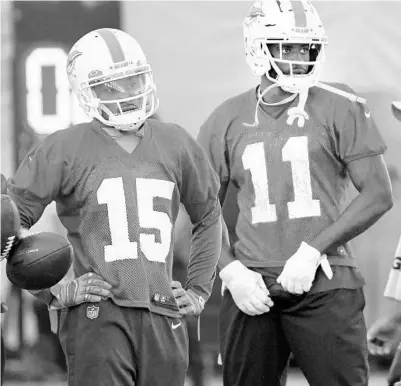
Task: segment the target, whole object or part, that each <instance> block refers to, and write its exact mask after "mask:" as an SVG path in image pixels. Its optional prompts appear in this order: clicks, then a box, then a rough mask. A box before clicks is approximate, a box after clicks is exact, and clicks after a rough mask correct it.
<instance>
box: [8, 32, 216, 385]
mask: <svg viewBox="0 0 401 386" xmlns="http://www.w3.org/2000/svg"><path fill="white" fill-rule="evenodd" d="M67 75H68V79H69V81H70V85H71V88H72V89H73V91H74V92H75V94H76V96H77V97H78V99H79V102H80V104H81V106H82V107H83V108H84V109H85V111H86V112H87V113H88V114H89V116H91V117H92V118H93V121H92V122H90V123H83V124H79V125H76V126H72V127H70V128H68V129H65V130H60V131H57V132H55V133H54V134H51V135H49V136H48V137H46V138H45V139H44V141H43V142H41V143H40V144H39V145H38V146H37V147H36V148H35V149H33V150H32V151H31V152H30V153H29V154H28V155H27V156H26V158H25V159H24V160H23V162H22V164H21V165H20V167H19V169H18V171H17V173H16V175H15V176H14V178H12V179H11V181H10V184H9V190H10V195H11V196H12V198H13V199H14V200H15V202H16V204H17V206H18V209H19V211H20V216H21V221H22V226H23V227H25V228H28V229H29V228H30V227H31V226H32V225H33V224H35V223H36V222H37V221H38V220H39V218H40V217H41V215H42V213H43V211H44V209H45V207H46V206H47V205H48V204H50V203H51V202H52V201H55V202H56V204H57V213H58V216H59V218H60V220H61V222H62V224H63V225H64V226H65V228H66V229H67V231H68V238H69V240H70V242H71V244H72V246H73V249H74V254H75V258H74V263H73V267H74V274H75V277H77V278H82V277H83V275H87V274H89V273H93V274H94V275H96V277H97V276H100V277H101V278H103V279H104V280H105V281H106V282H107V283H108V284H109V285H111V287H112V288H111V290H110V297H109V298H108V299H105V300H104V301H100V302H99V303H94V304H91V305H89V306H88V305H87V304H85V303H83V304H81V305H78V306H77V307H71V308H66V309H65V311H66V312H62V313H61V314H62V320H61V324H60V339H61V343H62V346H63V349H64V352H65V354H66V358H67V362H68V371H69V386H73V385H76V386H78V385H79V386H81V385H98V386H101V385H117V384H118V385H120V386H124V385H127V386H128V385H130V386H131V385H132V384H135V385H138V386H140V385H142V386H148V385H154V386H157V385H167V384H169V385H177V386H178V385H183V384H184V381H185V372H186V368H187V365H188V342H187V334H186V331H185V321H184V320H183V319H182V318H181V314H182V313H183V312H182V311H181V310H180V307H179V306H180V305H181V306H183V307H185V309H186V310H187V311H189V312H192V313H195V314H199V313H200V312H201V311H202V309H203V307H204V304H205V302H206V301H207V299H208V297H209V295H210V293H211V290H212V285H213V281H214V278H215V269H216V265H217V260H218V257H219V255H220V249H221V220H220V215H221V209H220V204H219V200H218V190H219V184H218V178H217V175H216V173H215V171H214V170H213V168H212V166H211V164H210V161H209V160H208V157H207V155H206V154H205V152H204V150H203V149H202V147H201V146H200V145H199V144H198V143H197V142H196V141H195V140H194V139H193V138H192V137H191V136H190V135H189V134H188V133H187V132H186V131H185V130H184V129H182V128H181V127H179V126H177V125H175V124H169V123H163V122H161V121H160V120H155V119H151V116H152V115H153V114H154V113H155V111H156V109H157V105H158V100H157V97H156V94H155V85H154V82H153V75H152V70H151V67H150V65H149V64H148V62H147V60H146V57H145V55H144V53H143V51H142V49H141V47H140V46H139V44H138V43H137V42H136V40H135V39H133V38H132V37H131V36H129V35H128V34H126V33H124V32H122V31H119V30H114V29H108V28H105V29H100V30H95V31H92V32H90V33H88V34H87V35H85V36H83V37H82V38H81V39H80V40H78V42H77V43H76V44H75V45H74V46H73V47H72V49H71V51H70V54H69V56H68V63H67ZM180 202H181V203H183V205H184V206H185V208H186V210H187V212H188V214H189V216H190V218H191V222H192V224H193V237H192V247H191V256H190V262H189V265H188V280H187V282H186V285H185V289H182V288H180V289H179V293H180V296H179V300H180V301H179V302H178V301H176V298H175V296H174V294H173V288H172V287H171V281H172V251H173V243H174V240H173V237H172V235H173V231H174V224H175V220H176V218H177V214H178V209H179V204H180ZM84 277H85V280H86V278H87V279H88V281H87V283H88V285H86V286H84V287H83V288H85V290H84V291H83V292H85V291H86V290H87V291H88V292H89V291H90V290H91V286H92V285H94V284H96V283H94V282H93V280H94V279H93V277H92V279H91V276H84ZM90 280H92V282H90ZM81 282H82V280H81ZM81 282H79V283H81ZM79 283H78V284H77V285H76V286H71V285H69V286H68V287H62V288H64V290H62V291H59V292H57V290H56V291H55V292H54V291H53V289H52V290H51V291H50V296H49V297H48V298H47V302H48V304H50V305H51V304H54V303H57V304H59V305H61V306H66V305H67V306H68V305H76V303H74V301H71V299H69V298H68V294H69V293H71V291H70V290H71V288H73V289H77V290H78V289H79V288H80V285H79ZM81 287H82V286H81ZM174 290H177V289H176V288H175V289H174ZM65 293H67V296H66V295H65ZM48 294H49V292H48ZM54 294H55V297H54V296H51V295H54ZM37 295H38V296H40V294H37ZM75 295H76V293H75V292H73V293H72V294H71V296H75ZM42 298H46V297H45V296H42ZM84 300H87V299H86V298H85V297H84Z"/></svg>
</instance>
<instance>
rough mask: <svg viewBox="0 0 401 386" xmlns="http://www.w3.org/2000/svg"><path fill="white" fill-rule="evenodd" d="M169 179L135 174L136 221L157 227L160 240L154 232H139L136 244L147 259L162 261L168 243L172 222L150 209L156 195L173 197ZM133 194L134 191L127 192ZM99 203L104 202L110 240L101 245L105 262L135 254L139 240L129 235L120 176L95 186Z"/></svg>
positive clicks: (130, 256) (143, 226)
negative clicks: (143, 176) (97, 186)
mask: <svg viewBox="0 0 401 386" xmlns="http://www.w3.org/2000/svg"><path fill="white" fill-rule="evenodd" d="M174 185H175V184H174V183H173V182H171V181H165V180H158V179H148V178H136V196H137V203H138V204H137V206H138V208H137V214H138V224H139V227H141V228H149V229H157V230H159V231H160V243H158V242H156V237H155V235H153V234H151V235H150V234H144V233H141V234H140V235H139V247H140V249H141V251H142V252H143V254H144V255H145V257H146V259H148V260H149V261H154V262H160V263H164V262H165V261H166V258H167V256H168V253H169V251H170V247H171V234H172V228H173V225H172V223H171V220H170V217H169V216H168V214H167V213H164V212H158V211H155V210H154V209H153V200H154V198H155V197H161V198H165V199H168V200H171V199H172V196H173V191H174ZM130 194H134V192H132V193H130ZM97 200H98V204H106V205H107V213H108V220H109V227H110V235H111V244H110V245H106V246H105V247H104V257H105V260H106V262H112V261H116V260H122V259H137V258H138V242H137V241H130V239H129V232H128V229H129V224H128V217H127V205H126V198H125V193H124V186H123V179H122V177H116V178H106V179H104V180H103V181H102V183H101V184H100V186H99V189H98V190H97Z"/></svg>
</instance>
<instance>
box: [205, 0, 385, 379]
mask: <svg viewBox="0 0 401 386" xmlns="http://www.w3.org/2000/svg"><path fill="white" fill-rule="evenodd" d="M243 30H244V43H245V54H246V60H247V62H248V64H249V65H250V67H251V69H252V70H253V71H254V73H255V74H256V75H258V76H259V77H260V79H261V81H260V84H259V85H258V86H257V87H256V88H252V89H250V90H249V91H246V92H244V93H242V94H240V95H237V96H235V97H232V98H230V99H228V100H226V101H225V102H223V103H222V104H221V105H220V106H218V107H217V108H216V109H215V110H214V111H213V113H212V114H211V115H210V117H209V118H208V119H207V120H206V122H205V123H204V124H203V126H202V127H201V129H200V132H199V136H198V140H199V142H200V143H201V144H202V146H203V147H204V148H205V150H206V152H207V153H208V155H209V158H210V160H211V162H212V165H213V167H214V169H215V170H216V172H217V173H218V174H219V177H220V183H221V188H220V201H221V203H222V205H223V203H224V199H225V196H226V192H227V188H228V186H229V184H230V183H231V184H232V185H234V186H235V187H236V188H237V190H238V191H237V202H238V207H239V214H238V219H237V223H236V237H237V238H238V240H237V241H236V242H235V243H234V244H233V245H229V242H228V238H227V237H225V239H224V241H223V252H222V256H221V258H220V260H219V268H220V269H221V271H220V277H221V279H222V281H223V284H224V286H225V287H226V290H225V291H224V293H223V300H222V306H221V312H220V340H221V342H220V343H221V354H222V361H223V379H224V385H226V386H228V385H229V386H242V385H247V386H252V385H255V386H256V385H258V386H259V385H261V384H264V385H269V386H275V385H279V384H280V378H281V375H282V373H283V369H284V368H285V366H286V363H287V361H288V357H289V354H290V352H292V353H293V355H294V356H295V359H296V361H297V363H298V364H299V365H300V367H301V369H302V371H303V372H304V374H305V376H306V378H307V380H308V382H309V384H310V385H311V386H321V385H325V386H337V385H340V384H341V385H350V386H351V385H352V386H357V385H358V386H366V385H367V375H368V365H367V350H366V328H365V322H364V318H363V308H364V304H365V300H364V295H363V291H362V286H363V283H364V282H363V278H362V277H361V274H360V273H359V271H358V270H357V268H356V265H355V256H354V254H353V252H352V250H351V248H350V247H349V245H348V241H350V240H351V239H353V238H354V237H355V236H357V235H359V234H360V233H362V232H363V231H365V230H366V229H367V228H369V227H370V226H371V225H372V224H374V223H375V222H376V221H377V220H378V219H379V218H380V217H381V216H382V215H383V214H384V213H385V212H386V211H388V210H389V209H390V208H391V207H392V195H391V185H390V180H389V177H388V172H387V169H386V166H385V163H384V161H383V153H384V151H385V149H386V146H385V144H384V143H383V140H382V137H381V135H380V134H379V132H378V130H377V128H376V126H375V124H374V122H373V118H372V116H371V112H370V110H369V108H368V107H367V105H366V103H365V101H364V100H363V99H362V98H360V97H358V96H356V95H354V93H353V91H352V90H351V89H350V88H349V87H348V86H346V85H343V84H338V85H329V84H326V83H321V82H319V75H320V72H321V69H322V64H323V60H324V54H325V46H326V44H327V38H326V34H325V30H324V28H323V23H322V21H321V20H320V17H319V15H318V13H317V10H316V9H315V7H314V6H313V5H312V4H311V3H310V2H309V1H280V0H279V1H276V0H266V1H258V2H256V3H254V5H253V6H252V7H251V9H250V10H249V11H248V13H247V14H246V16H245V19H244V22H243ZM350 183H352V184H353V185H354V186H355V187H356V189H357V190H358V191H359V194H358V195H357V197H356V198H355V199H353V200H352V201H351V202H350V203H349V204H348V205H347V206H346V205H344V204H345V199H346V198H347V195H346V192H347V187H348V185H349V184H350ZM224 233H225V232H224Z"/></svg>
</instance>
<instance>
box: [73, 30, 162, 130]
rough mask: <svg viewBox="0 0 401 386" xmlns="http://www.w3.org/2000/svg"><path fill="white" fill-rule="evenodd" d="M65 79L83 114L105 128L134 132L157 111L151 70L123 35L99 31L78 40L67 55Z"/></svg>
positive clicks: (132, 42) (110, 31) (118, 32)
mask: <svg viewBox="0 0 401 386" xmlns="http://www.w3.org/2000/svg"><path fill="white" fill-rule="evenodd" d="M67 76H68V80H69V82H70V86H71V88H72V90H73V92H74V93H75V95H76V96H77V98H78V101H79V103H80V105H81V106H82V108H83V109H84V110H85V112H86V113H87V114H88V115H89V116H90V117H91V118H95V119H97V120H99V121H100V122H102V123H103V124H105V125H106V126H112V127H114V128H116V129H118V130H122V131H136V130H138V129H139V128H140V126H141V125H142V123H143V122H144V121H145V120H146V119H147V118H148V117H150V116H151V115H153V114H154V113H155V111H156V110H157V107H158V99H157V97H156V86H155V84H154V82H153V75H152V70H151V67H150V65H149V64H148V62H147V59H146V56H145V54H144V52H143V50H142V48H141V46H140V45H139V44H138V42H137V41H136V40H135V39H134V38H133V37H131V36H130V35H128V34H127V33H125V32H123V31H120V30H117V29H112V28H103V29H98V30H94V31H92V32H89V33H88V34H86V35H84V36H83V37H82V38H80V39H79V40H78V41H77V42H76V43H75V44H74V46H73V47H72V48H71V50H70V52H69V55H68V59H67Z"/></svg>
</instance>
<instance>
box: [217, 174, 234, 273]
mask: <svg viewBox="0 0 401 386" xmlns="http://www.w3.org/2000/svg"><path fill="white" fill-rule="evenodd" d="M228 186H229V181H227V182H225V183H223V184H222V185H221V186H220V190H219V199H220V204H221V206H222V207H223V206H224V202H225V200H226V197H227V192H228ZM223 214H224V210H223ZM222 226H223V239H222V244H221V255H220V259H219V261H218V263H217V267H218V268H219V269H220V270H222V269H223V268H224V267H225V266H227V265H228V264H230V263H231V262H233V261H234V260H236V259H235V257H234V255H233V253H232V251H231V244H230V237H229V231H228V228H227V225H226V222H225V221H224V219H223V221H222Z"/></svg>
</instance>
